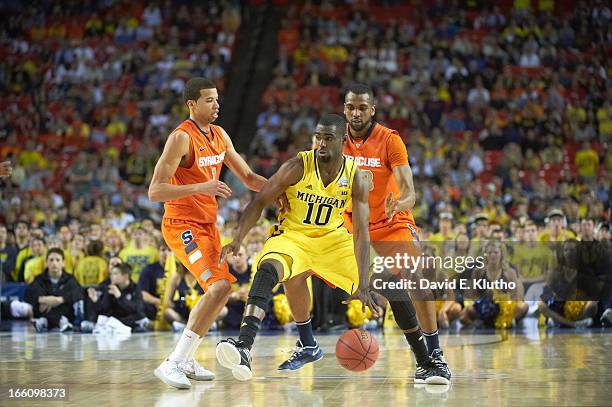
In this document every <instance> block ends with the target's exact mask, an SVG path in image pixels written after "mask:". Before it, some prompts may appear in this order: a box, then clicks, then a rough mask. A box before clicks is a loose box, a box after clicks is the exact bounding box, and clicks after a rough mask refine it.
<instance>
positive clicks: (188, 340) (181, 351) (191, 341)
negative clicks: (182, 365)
mask: <svg viewBox="0 0 612 407" xmlns="http://www.w3.org/2000/svg"><path fill="white" fill-rule="evenodd" d="M199 340H200V335H198V334H196V333H195V332H193V331H191V330H189V329H187V328H185V330H183V333H182V334H181V339H179V341H178V343H177V344H176V347H175V348H174V352H172V353H171V354H170V356H169V357H168V360H171V361H173V362H185V361H186V360H187V356H189V354H190V352H191V349H192V348H193V347H194V345H196V344H197V343H198V341H199Z"/></svg>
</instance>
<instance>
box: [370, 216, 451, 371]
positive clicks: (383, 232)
mask: <svg viewBox="0 0 612 407" xmlns="http://www.w3.org/2000/svg"><path fill="white" fill-rule="evenodd" d="M370 238H371V239H372V241H373V245H374V248H375V251H376V252H377V253H378V254H379V255H381V256H391V257H394V256H396V255H397V254H401V255H403V254H408V255H409V256H411V257H412V258H415V259H416V258H417V257H418V256H420V255H421V252H422V251H421V249H420V246H419V238H418V234H417V233H416V230H415V229H414V227H412V226H410V225H403V224H395V225H390V226H389V228H381V229H378V230H376V231H372V232H370ZM413 264H417V263H416V262H413ZM404 277H406V278H409V279H412V280H418V278H419V277H421V275H420V272H419V271H417V272H416V273H405V275H404ZM411 297H412V301H413V304H414V308H415V310H416V314H417V318H418V321H419V323H420V326H421V329H422V331H423V336H424V337H425V340H426V343H427V348H428V351H429V355H430V356H432V358H433V360H434V362H435V363H436V364H437V365H438V366H439V367H440V369H441V370H444V371H445V374H444V375H445V376H448V378H449V379H450V377H451V372H450V370H449V368H448V364H447V363H446V360H445V359H444V354H443V353H442V348H441V347H440V340H439V335H438V320H437V315H436V304H435V298H434V295H433V291H432V290H430V289H419V290H416V291H413V292H412V293H411Z"/></svg>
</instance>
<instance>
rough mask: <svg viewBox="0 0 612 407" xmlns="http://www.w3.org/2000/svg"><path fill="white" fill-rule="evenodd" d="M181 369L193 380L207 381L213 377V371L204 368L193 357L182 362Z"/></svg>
mask: <svg viewBox="0 0 612 407" xmlns="http://www.w3.org/2000/svg"><path fill="white" fill-rule="evenodd" d="M181 370H182V371H183V373H185V376H187V377H188V378H190V379H193V380H199V381H208V380H213V379H214V378H215V374H214V373H213V372H211V371H210V370H206V369H204V368H203V367H202V366H200V364H199V363H198V362H197V361H196V360H195V359H191V360H190V361H188V362H185V363H182V364H181Z"/></svg>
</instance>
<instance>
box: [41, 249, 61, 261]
mask: <svg viewBox="0 0 612 407" xmlns="http://www.w3.org/2000/svg"><path fill="white" fill-rule="evenodd" d="M53 253H55V254H59V255H60V257H61V258H62V260H65V256H64V251H63V250H62V249H60V248H59V247H54V248H52V249H49V251H47V257H45V260H49V256H51V255H52V254H53Z"/></svg>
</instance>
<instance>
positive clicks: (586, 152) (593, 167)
mask: <svg viewBox="0 0 612 407" xmlns="http://www.w3.org/2000/svg"><path fill="white" fill-rule="evenodd" d="M576 167H577V168H578V174H580V176H581V177H582V178H584V179H585V180H592V179H594V178H595V175H597V168H598V167H599V156H598V155H597V152H596V151H595V150H593V149H592V148H591V144H590V143H589V142H588V141H587V142H585V143H584V144H583V145H582V150H580V151H578V152H577V153H576Z"/></svg>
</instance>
